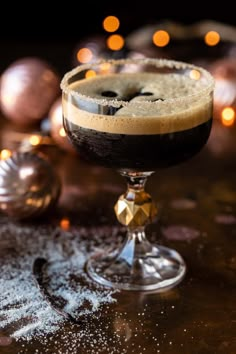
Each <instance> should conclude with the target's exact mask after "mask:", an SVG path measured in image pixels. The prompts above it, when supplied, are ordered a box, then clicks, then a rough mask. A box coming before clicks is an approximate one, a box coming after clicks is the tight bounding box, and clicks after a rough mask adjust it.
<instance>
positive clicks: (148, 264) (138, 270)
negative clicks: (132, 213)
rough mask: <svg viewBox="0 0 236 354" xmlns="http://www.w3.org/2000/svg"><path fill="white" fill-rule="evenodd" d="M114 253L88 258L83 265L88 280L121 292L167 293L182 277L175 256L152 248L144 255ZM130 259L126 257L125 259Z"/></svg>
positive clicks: (182, 264)
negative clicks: (164, 291) (88, 276)
mask: <svg viewBox="0 0 236 354" xmlns="http://www.w3.org/2000/svg"><path fill="white" fill-rule="evenodd" d="M123 251H126V252H118V251H114V252H112V253H110V254H108V253H104V252H103V253H99V254H96V255H94V256H92V257H91V258H90V259H89V260H88V262H87V264H86V268H87V272H88V274H89V275H90V277H91V278H92V279H93V280H95V281H96V282H98V283H99V284H102V285H104V286H108V287H112V288H114V289H123V290H140V291H142V290H148V291H152V290H158V291H161V290H167V289H168V288H172V287H173V286H175V285H176V284H178V283H179V282H180V281H181V280H182V279H183V277H184V275H185V272H186V265H185V262H184V260H183V259H182V257H181V256H180V255H179V253H178V252H176V251H174V250H172V249H170V248H167V247H164V246H152V247H151V249H150V250H149V251H148V252H147V253H146V254H145V255H138V254H136V255H133V257H132V256H131V254H132V252H131V253H129V252H128V254H127V247H126V248H124V249H123ZM129 255H130V257H129Z"/></svg>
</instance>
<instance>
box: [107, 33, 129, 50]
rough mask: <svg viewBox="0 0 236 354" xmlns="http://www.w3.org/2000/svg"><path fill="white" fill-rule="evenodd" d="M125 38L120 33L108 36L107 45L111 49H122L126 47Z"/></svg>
mask: <svg viewBox="0 0 236 354" xmlns="http://www.w3.org/2000/svg"><path fill="white" fill-rule="evenodd" d="M124 44H125V40H124V38H123V37H122V36H121V35H119V34H112V35H111V36H109V37H108V38H107V46H108V48H109V49H111V50H120V49H122V48H123V47H124Z"/></svg>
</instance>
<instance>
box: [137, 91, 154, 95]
mask: <svg viewBox="0 0 236 354" xmlns="http://www.w3.org/2000/svg"><path fill="white" fill-rule="evenodd" d="M152 95H153V93H152V92H148V91H147V92H139V94H138V96H152Z"/></svg>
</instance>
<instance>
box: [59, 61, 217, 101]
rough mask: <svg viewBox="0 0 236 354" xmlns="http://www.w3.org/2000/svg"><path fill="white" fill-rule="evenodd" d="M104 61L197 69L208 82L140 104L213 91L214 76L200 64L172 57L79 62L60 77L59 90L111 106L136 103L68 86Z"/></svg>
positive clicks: (118, 63)
mask: <svg viewBox="0 0 236 354" xmlns="http://www.w3.org/2000/svg"><path fill="white" fill-rule="evenodd" d="M104 63H108V64H111V65H117V66H119V65H125V64H139V65H140V64H143V65H153V66H154V67H156V68H162V67H166V68H170V69H177V70H181V69H189V70H198V71H199V72H200V73H202V74H203V75H204V77H205V79H206V81H207V83H208V84H206V85H204V86H203V87H202V88H199V91H198V92H195V93H193V94H190V95H185V96H180V97H175V98H166V99H165V100H164V101H161V100H158V101H154V102H153V101H149V100H146V101H142V105H148V106H154V105H157V106H165V105H169V104H177V103H179V104H180V103H188V102H191V101H194V100H195V99H199V98H202V97H204V96H205V95H207V94H209V93H211V92H213V90H214V86H215V80H214V77H213V76H212V75H211V73H210V72H209V71H207V70H206V69H204V68H203V67H201V66H198V65H194V64H191V63H187V62H184V61H177V60H173V59H163V58H124V59H101V60H98V61H94V62H90V63H86V64H81V65H78V66H77V67H75V68H74V69H72V70H70V71H68V72H67V73H66V74H65V75H64V76H63V78H62V80H61V83H60V87H61V90H62V91H63V92H64V93H66V94H69V95H71V96H73V97H75V98H80V99H82V100H85V101H89V102H93V103H96V104H99V105H102V106H113V107H116V108H117V107H121V106H127V105H129V106H130V105H131V106H132V105H137V102H136V103H135V102H132V101H123V100H119V99H116V98H114V99H109V100H108V99H106V98H97V97H90V96H86V95H84V94H81V93H79V92H78V91H75V90H73V89H71V88H70V87H69V86H70V84H69V80H70V79H71V78H72V77H73V76H75V75H76V74H78V73H80V72H82V71H85V70H89V69H92V68H93V67H97V66H99V65H103V64H104Z"/></svg>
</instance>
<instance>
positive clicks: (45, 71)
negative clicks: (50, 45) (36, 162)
mask: <svg viewBox="0 0 236 354" xmlns="http://www.w3.org/2000/svg"><path fill="white" fill-rule="evenodd" d="M59 95H60V77H59V75H58V74H57V73H56V71H55V70H54V68H53V67H52V66H51V65H50V64H49V63H47V62H46V61H44V60H42V59H39V58H37V57H26V58H22V59H19V60H16V61H15V62H13V63H12V64H11V65H9V66H8V67H7V68H6V69H5V71H4V72H3V73H2V75H1V81H0V105H1V110H2V112H3V114H4V115H5V116H6V118H8V119H9V120H11V121H13V122H15V123H17V124H21V125H32V124H35V123H37V122H38V121H39V120H41V119H43V118H44V117H45V115H46V114H48V112H49V110H50V107H51V105H52V103H53V102H54V101H55V99H56V98H57V97H58V96H59Z"/></svg>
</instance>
